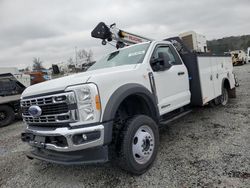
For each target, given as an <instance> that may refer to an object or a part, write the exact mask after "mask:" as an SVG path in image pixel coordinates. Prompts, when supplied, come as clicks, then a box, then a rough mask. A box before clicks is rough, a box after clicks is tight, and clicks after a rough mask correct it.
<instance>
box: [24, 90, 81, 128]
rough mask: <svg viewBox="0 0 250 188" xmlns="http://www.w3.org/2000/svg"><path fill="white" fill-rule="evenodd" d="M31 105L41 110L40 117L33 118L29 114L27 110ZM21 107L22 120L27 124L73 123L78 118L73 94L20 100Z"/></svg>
mask: <svg viewBox="0 0 250 188" xmlns="http://www.w3.org/2000/svg"><path fill="white" fill-rule="evenodd" d="M32 105H36V106H39V107H40V108H41V110H42V114H41V116H39V117H33V116H31V115H30V114H29V111H28V110H29V107H30V106H32ZM21 107H22V116H23V120H24V121H25V122H26V123H27V124H46V123H47V124H51V123H62V122H63V123H64V122H75V121H76V120H77V117H78V114H77V113H78V112H77V110H76V102H75V100H74V93H73V92H68V93H63V94H62V93H61V94H56V95H49V96H44V97H37V98H29V99H22V100H21Z"/></svg>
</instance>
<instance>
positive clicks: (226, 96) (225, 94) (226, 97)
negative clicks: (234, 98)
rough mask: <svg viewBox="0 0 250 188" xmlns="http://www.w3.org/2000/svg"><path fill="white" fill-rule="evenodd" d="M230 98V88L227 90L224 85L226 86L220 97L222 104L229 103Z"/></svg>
mask: <svg viewBox="0 0 250 188" xmlns="http://www.w3.org/2000/svg"><path fill="white" fill-rule="evenodd" d="M228 100H229V94H228V90H227V88H225V87H224V88H223V89H222V95H221V97H220V104H221V105H222V106H226V105H227V103H228Z"/></svg>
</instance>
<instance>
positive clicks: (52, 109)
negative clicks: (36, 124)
mask: <svg viewBox="0 0 250 188" xmlns="http://www.w3.org/2000/svg"><path fill="white" fill-rule="evenodd" d="M40 108H41V109H42V116H43V115H51V114H62V113H67V112H68V111H69V108H68V105H67V104H66V103H58V104H49V105H44V106H40ZM22 109H23V115H25V116H30V114H29V111H28V110H29V107H23V108H22Z"/></svg>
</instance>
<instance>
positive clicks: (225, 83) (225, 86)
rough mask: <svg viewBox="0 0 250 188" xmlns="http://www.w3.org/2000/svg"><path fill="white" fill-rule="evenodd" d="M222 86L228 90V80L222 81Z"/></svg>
mask: <svg viewBox="0 0 250 188" xmlns="http://www.w3.org/2000/svg"><path fill="white" fill-rule="evenodd" d="M223 86H224V88H226V89H227V90H229V89H230V83H229V81H228V79H225V80H224V83H223Z"/></svg>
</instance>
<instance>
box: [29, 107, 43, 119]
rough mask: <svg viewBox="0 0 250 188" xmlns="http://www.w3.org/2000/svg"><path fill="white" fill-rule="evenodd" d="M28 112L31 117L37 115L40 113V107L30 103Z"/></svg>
mask: <svg viewBox="0 0 250 188" xmlns="http://www.w3.org/2000/svg"><path fill="white" fill-rule="evenodd" d="M28 112H29V114H30V115H31V116H33V117H39V116H40V115H41V114H42V109H41V108H40V107H39V106H36V105H32V106H30V107H29V110H28Z"/></svg>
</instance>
